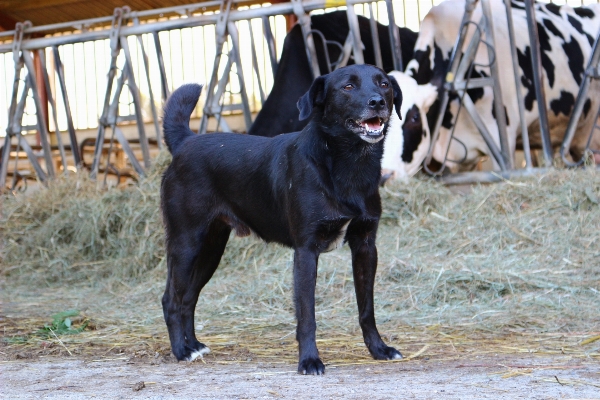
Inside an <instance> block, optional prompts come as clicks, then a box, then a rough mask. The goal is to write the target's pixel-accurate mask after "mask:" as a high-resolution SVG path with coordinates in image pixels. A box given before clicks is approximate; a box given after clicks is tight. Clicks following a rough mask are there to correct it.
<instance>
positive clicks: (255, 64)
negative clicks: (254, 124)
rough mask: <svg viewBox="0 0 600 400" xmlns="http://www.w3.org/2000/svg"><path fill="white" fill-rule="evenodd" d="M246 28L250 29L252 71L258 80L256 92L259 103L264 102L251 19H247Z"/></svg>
mask: <svg viewBox="0 0 600 400" xmlns="http://www.w3.org/2000/svg"><path fill="white" fill-rule="evenodd" d="M248 30H249V31H250V47H251V51H252V68H253V69H254V73H255V74H256V79H257V80H258V94H259V96H260V104H263V103H264V102H265V92H264V91H263V88H262V82H261V79H260V70H259V69H258V57H257V55H256V43H255V40H254V31H253V29H252V21H250V20H248Z"/></svg>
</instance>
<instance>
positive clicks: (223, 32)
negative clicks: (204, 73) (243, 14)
mask: <svg viewBox="0 0 600 400" xmlns="http://www.w3.org/2000/svg"><path fill="white" fill-rule="evenodd" d="M230 8H231V0H226V1H225V2H223V4H222V5H221V10H220V12H219V14H218V16H219V19H218V21H217V23H216V26H215V42H216V44H215V54H216V55H215V60H214V62H213V69H212V75H211V76H210V80H209V82H208V87H207V88H206V101H205V103H204V110H203V113H202V119H201V120H200V127H199V128H198V133H200V134H203V133H206V130H207V129H208V118H210V116H211V115H212V110H211V107H212V103H213V98H214V89H215V85H216V84H217V81H218V74H219V65H220V64H221V57H222V56H223V46H224V45H225V40H226V37H227V20H228V18H229V11H230Z"/></svg>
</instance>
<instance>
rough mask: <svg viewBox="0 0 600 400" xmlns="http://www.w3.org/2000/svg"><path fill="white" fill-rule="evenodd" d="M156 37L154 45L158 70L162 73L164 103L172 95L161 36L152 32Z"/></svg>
mask: <svg viewBox="0 0 600 400" xmlns="http://www.w3.org/2000/svg"><path fill="white" fill-rule="evenodd" d="M152 37H153V38H154V47H155V49H156V59H157V60H158V70H159V73H160V89H161V94H162V99H163V103H164V102H165V101H167V98H168V97H169V96H170V95H171V92H170V90H169V85H168V83H167V73H166V72H165V61H164V59H163V53H162V47H161V45H160V38H159V37H158V32H152Z"/></svg>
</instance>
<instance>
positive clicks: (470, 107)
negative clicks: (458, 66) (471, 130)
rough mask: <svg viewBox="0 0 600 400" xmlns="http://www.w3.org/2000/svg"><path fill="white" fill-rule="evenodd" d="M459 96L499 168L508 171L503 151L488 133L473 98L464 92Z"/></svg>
mask: <svg viewBox="0 0 600 400" xmlns="http://www.w3.org/2000/svg"><path fill="white" fill-rule="evenodd" d="M458 94H459V96H461V98H462V102H463V105H464V107H465V109H466V110H467V112H468V113H469V115H470V116H471V119H472V120H473V122H474V123H475V126H477V129H478V130H479V133H480V134H481V137H483V140H484V141H485V144H487V146H488V147H489V149H490V152H491V153H492V156H493V157H494V159H495V160H496V162H497V163H498V166H499V167H500V169H501V170H502V171H505V170H507V169H508V168H507V165H506V161H505V160H504V157H503V155H502V150H501V149H499V148H498V146H497V145H496V142H495V141H494V138H493V137H492V135H491V134H490V132H489V131H488V129H487V126H485V122H483V120H482V119H481V117H480V116H479V113H478V112H477V109H476V107H475V104H473V100H471V97H470V96H468V95H466V93H464V92H461V91H459V92H458Z"/></svg>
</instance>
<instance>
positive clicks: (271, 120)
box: [248, 11, 436, 177]
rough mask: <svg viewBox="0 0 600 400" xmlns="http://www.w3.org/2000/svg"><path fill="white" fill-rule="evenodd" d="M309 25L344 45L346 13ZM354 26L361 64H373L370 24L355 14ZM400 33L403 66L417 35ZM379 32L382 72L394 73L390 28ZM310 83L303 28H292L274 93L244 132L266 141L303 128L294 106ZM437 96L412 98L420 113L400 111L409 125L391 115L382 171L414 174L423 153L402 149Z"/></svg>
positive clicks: (332, 49) (334, 53)
mask: <svg viewBox="0 0 600 400" xmlns="http://www.w3.org/2000/svg"><path fill="white" fill-rule="evenodd" d="M311 24H312V29H314V30H318V31H320V32H321V33H322V34H323V36H324V37H325V38H326V39H327V40H331V41H335V42H337V43H338V44H340V45H343V44H344V41H345V40H346V36H347V35H348V32H349V28H348V18H347V16H346V12H345V11H335V12H331V13H326V14H321V15H312V16H311ZM358 24H359V28H360V36H361V40H362V42H363V45H364V49H363V55H364V59H365V63H367V64H375V53H374V49H373V42H372V35H371V29H370V26H369V20H368V19H367V18H365V17H362V16H358ZM398 29H399V31H400V41H401V48H402V60H403V62H404V63H407V62H409V61H410V60H411V59H412V57H413V48H414V46H415V41H416V39H417V36H418V35H417V33H415V32H413V31H411V30H410V29H407V28H398ZM377 30H378V35H379V42H380V45H381V50H382V62H383V69H384V70H385V71H391V70H393V69H394V64H393V59H392V55H391V52H390V48H391V47H390V40H389V33H388V28H387V26H384V25H381V24H377ZM315 45H316V50H317V54H318V59H319V66H320V69H321V71H327V66H326V64H325V58H324V56H323V46H322V42H321V41H320V40H319V39H318V36H317V35H315ZM328 49H329V53H330V59H331V61H334V60H336V59H337V58H338V56H339V55H340V48H339V47H337V46H335V45H334V46H332V45H330V46H328ZM352 63H353V60H352V59H350V60H349V64H352ZM394 74H395V72H394ZM394 76H396V75H394ZM400 79H401V80H404V77H400ZM312 80H313V78H312V73H311V70H310V66H309V64H308V58H307V56H306V51H305V50H304V39H303V37H302V30H301V28H300V26H299V25H296V26H294V27H293V28H292V29H291V31H290V32H289V33H288V34H287V36H286V37H285V41H284V44H283V52H282V54H281V59H280V60H279V66H278V68H277V72H276V74H275V78H274V84H273V89H272V90H271V93H270V94H269V97H268V98H267V100H266V101H265V103H264V104H263V107H262V109H261V111H260V112H259V113H258V115H257V116H256V119H255V120H254V123H253V124H252V126H251V128H250V129H249V130H248V134H250V135H259V136H269V137H270V136H275V135H278V134H280V133H288V132H295V131H299V130H301V129H302V128H303V127H304V126H305V125H306V120H305V121H300V120H299V118H298V116H299V112H298V108H297V107H296V102H297V101H298V99H299V98H300V97H301V96H302V95H303V94H304V93H306V91H307V90H308V89H309V88H310V85H311V83H312ZM400 84H401V86H402V88H403V90H408V89H405V87H406V88H408V86H406V84H404V85H403V84H402V83H400ZM409 85H410V83H409ZM429 86H431V85H429ZM412 89H414V88H413V87H412V86H411V89H410V90H412ZM435 94H436V93H435V89H434V90H433V91H432V90H429V92H427V91H426V90H425V91H423V93H422V96H421V97H422V99H421V98H415V100H416V101H417V104H418V105H419V107H420V108H419V110H421V111H415V110H417V109H416V108H415V109H407V108H405V107H403V108H402V112H401V113H402V118H403V119H404V120H405V121H412V122H409V123H407V124H405V125H404V128H403V126H402V124H400V121H399V119H398V117H397V116H396V113H395V112H394V113H392V115H393V118H392V120H391V121H390V124H391V127H396V129H392V128H390V129H388V135H387V139H386V143H385V152H384V160H383V168H384V170H385V172H386V173H393V174H394V176H396V177H403V176H407V175H412V174H414V173H415V172H416V171H417V170H418V169H419V168H420V164H421V161H422V160H423V157H424V155H420V154H413V152H412V150H411V151H408V150H407V147H404V145H405V144H410V143H412V142H417V143H419V142H420V140H421V139H420V137H421V135H422V134H423V132H424V127H423V126H422V124H421V121H424V117H425V114H424V112H423V111H422V110H425V111H426V109H427V107H429V106H430V105H431V103H433V100H435ZM415 113H419V115H418V118H417V117H415ZM420 113H422V115H421V114H420ZM415 121H417V122H415ZM403 129H404V131H403ZM417 147H418V146H417ZM417 147H415V149H417ZM423 148H424V147H423V146H421V147H418V149H419V151H423V150H422V149H423ZM425 151H426V150H425ZM396 155H397V156H398V157H396Z"/></svg>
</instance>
